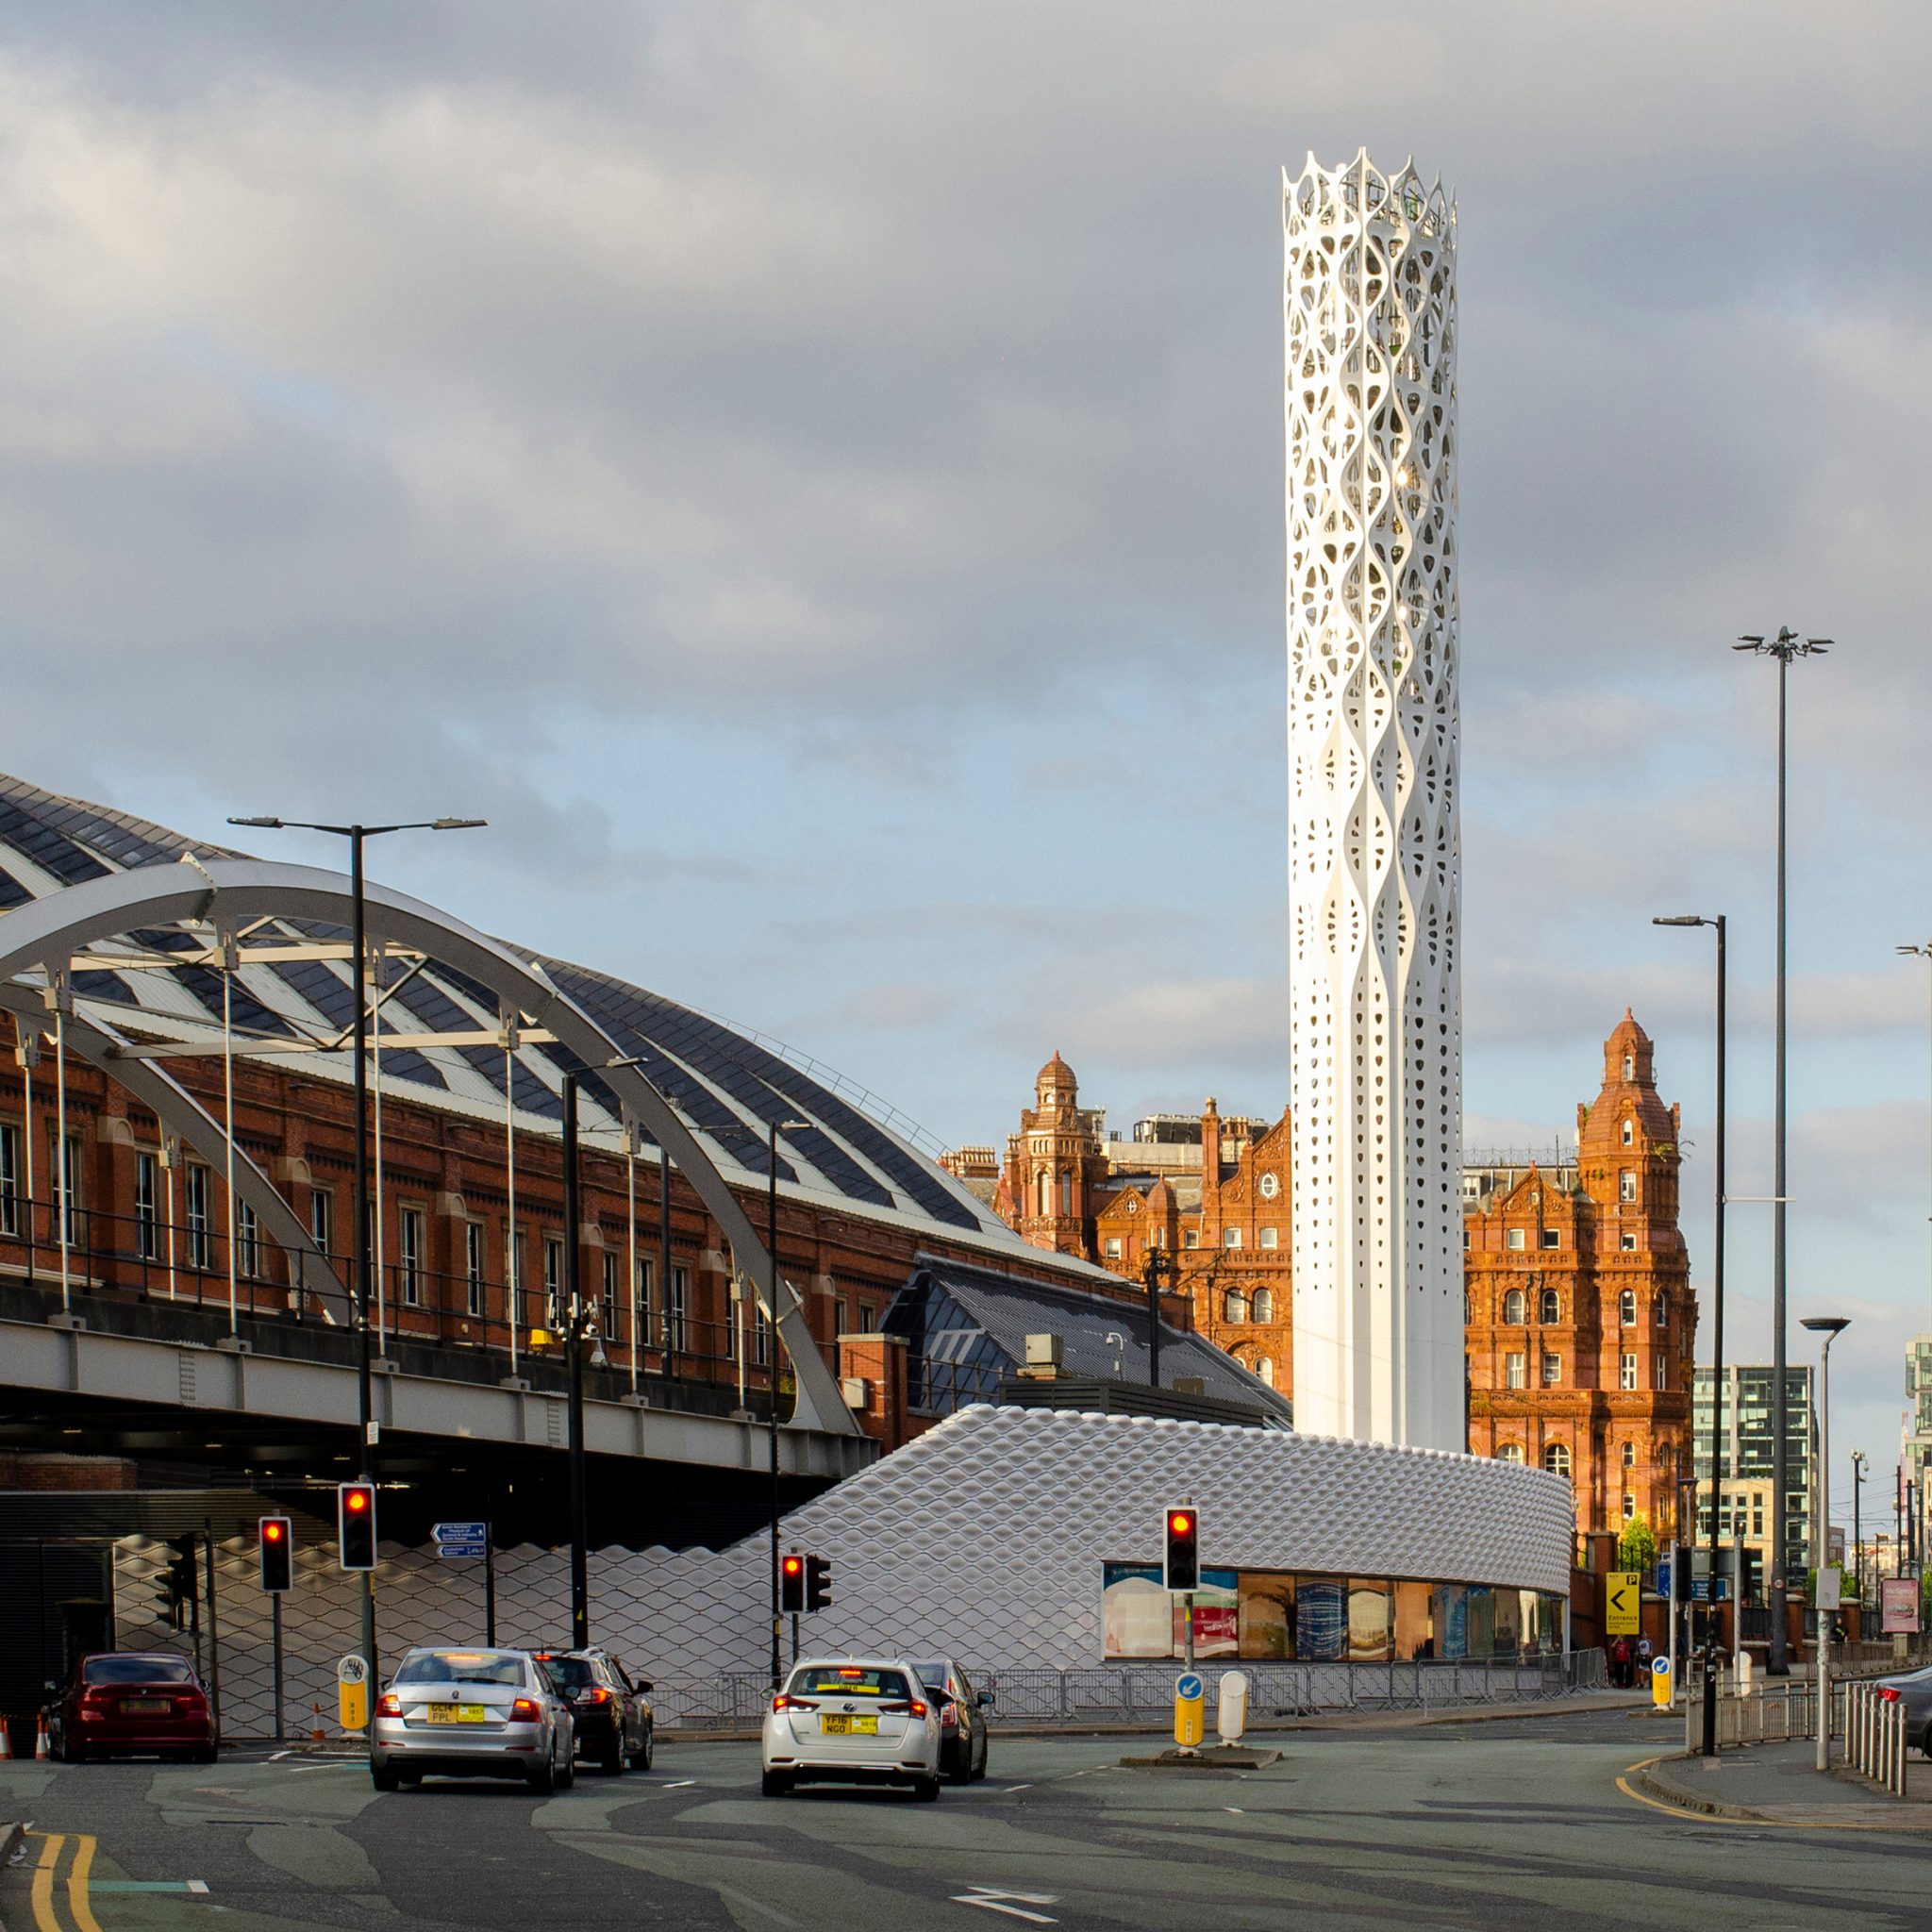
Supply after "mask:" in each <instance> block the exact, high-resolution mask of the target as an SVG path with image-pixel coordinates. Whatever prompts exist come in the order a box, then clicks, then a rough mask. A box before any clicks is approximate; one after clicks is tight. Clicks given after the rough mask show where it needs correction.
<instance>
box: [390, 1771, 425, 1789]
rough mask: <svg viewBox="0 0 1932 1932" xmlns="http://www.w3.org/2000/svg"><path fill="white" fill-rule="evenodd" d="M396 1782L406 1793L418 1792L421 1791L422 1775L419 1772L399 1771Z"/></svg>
mask: <svg viewBox="0 0 1932 1932" xmlns="http://www.w3.org/2000/svg"><path fill="white" fill-rule="evenodd" d="M396 1782H397V1783H398V1784H399V1785H401V1786H402V1788H403V1789H404V1790H406V1791H420V1790H422V1789H423V1774H422V1773H421V1772H420V1771H399V1772H397V1773H396Z"/></svg>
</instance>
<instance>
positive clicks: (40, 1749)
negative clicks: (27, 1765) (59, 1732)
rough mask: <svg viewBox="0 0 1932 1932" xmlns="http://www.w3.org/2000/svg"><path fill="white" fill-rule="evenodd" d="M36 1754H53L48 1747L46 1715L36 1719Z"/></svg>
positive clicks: (44, 1755)
mask: <svg viewBox="0 0 1932 1932" xmlns="http://www.w3.org/2000/svg"><path fill="white" fill-rule="evenodd" d="M34 1756H35V1757H52V1756H53V1754H52V1752H50V1751H49V1750H48V1749H47V1720H46V1719H45V1718H44V1717H39V1718H36V1719H35V1720H34Z"/></svg>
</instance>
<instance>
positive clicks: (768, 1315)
mask: <svg viewBox="0 0 1932 1932" xmlns="http://www.w3.org/2000/svg"><path fill="white" fill-rule="evenodd" d="M810 1125H811V1123H810V1122H809V1121H773V1122H772V1123H771V1124H770V1133H769V1135H768V1137H767V1141H766V1149H765V1320H766V1324H767V1326H768V1328H769V1331H770V1344H771V1345H770V1347H769V1348H768V1349H767V1351H766V1355H767V1357H768V1359H767V1361H766V1364H765V1374H767V1376H769V1377H770V1382H771V1394H772V1399H771V1403H770V1405H769V1407H767V1408H766V1411H765V1441H766V1450H767V1454H768V1459H769V1461H770V1465H771V1476H772V1689H773V1690H774V1691H775V1690H776V1689H777V1688H778V1680H779V1677H780V1675H781V1674H782V1673H783V1670H784V1665H783V1662H782V1661H781V1659H780V1657H779V1649H780V1639H781V1637H782V1635H783V1632H784V1624H785V1619H784V1613H783V1611H782V1610H781V1609H780V1607H779V1600H778V1518H779V1514H780V1503H779V1495H778V1136H779V1135H780V1134H781V1133H785V1134H790V1133H803V1132H804V1131H805V1129H806V1128H808V1127H809V1126H810Z"/></svg>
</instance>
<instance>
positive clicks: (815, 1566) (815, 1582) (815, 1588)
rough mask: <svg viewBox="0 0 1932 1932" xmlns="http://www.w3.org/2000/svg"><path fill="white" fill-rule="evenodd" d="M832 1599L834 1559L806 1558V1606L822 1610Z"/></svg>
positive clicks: (810, 1608)
mask: <svg viewBox="0 0 1932 1932" xmlns="http://www.w3.org/2000/svg"><path fill="white" fill-rule="evenodd" d="M831 1601H832V1559H831V1558H830V1557H807V1558H806V1559H805V1607H806V1608H807V1609H808V1610H822V1609H824V1607H825V1606H826V1605H827V1604H829V1603H830V1602H831Z"/></svg>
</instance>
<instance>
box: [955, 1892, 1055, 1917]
mask: <svg viewBox="0 0 1932 1932" xmlns="http://www.w3.org/2000/svg"><path fill="white" fill-rule="evenodd" d="M953 1903H954V1904H955V1905H956V1906H977V1907H979V1908H980V1909H981V1910H982V1911H988V1912H1004V1913H1005V1914H1006V1916H1007V1917H1008V1918H1009V1919H1024V1920H1026V1921H1027V1923H1028V1924H1034V1925H1058V1924H1059V1921H1058V1919H1056V1918H1055V1917H1054V1916H1053V1914H1052V1913H1051V1912H1029V1911H1028V1910H1026V1907H1028V1906H1051V1905H1058V1903H1059V1901H1058V1898H1057V1897H1056V1896H1055V1895H1054V1893H1052V1892H1050V1891H997V1890H992V1889H991V1887H989V1886H984V1885H975V1886H974V1888H973V1890H971V1891H956V1892H955V1893H954V1894H953Z"/></svg>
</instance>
